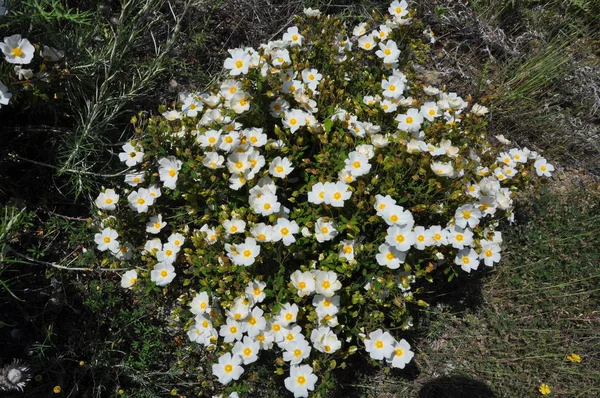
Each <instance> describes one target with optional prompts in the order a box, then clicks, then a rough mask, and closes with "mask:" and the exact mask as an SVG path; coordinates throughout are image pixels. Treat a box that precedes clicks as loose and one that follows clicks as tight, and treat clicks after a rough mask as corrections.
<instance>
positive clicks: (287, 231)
mask: <svg viewBox="0 0 600 398" xmlns="http://www.w3.org/2000/svg"><path fill="white" fill-rule="evenodd" d="M299 231H300V227H299V226H298V224H297V223H296V221H293V220H292V221H290V220H287V219H285V218H278V219H277V223H276V224H275V225H274V226H273V235H272V237H271V240H272V241H273V242H279V241H280V240H281V241H282V242H283V244H284V245H285V246H289V245H291V244H292V243H294V242H295V241H296V238H295V237H294V234H297V233H298V232H299Z"/></svg>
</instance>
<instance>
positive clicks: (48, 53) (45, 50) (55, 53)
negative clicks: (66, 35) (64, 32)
mask: <svg viewBox="0 0 600 398" xmlns="http://www.w3.org/2000/svg"><path fill="white" fill-rule="evenodd" d="M40 55H41V56H42V57H44V58H46V59H48V60H50V61H52V62H58V61H60V60H61V59H63V58H64V57H65V52H64V51H62V50H58V49H56V48H52V47H50V46H42V51H40Z"/></svg>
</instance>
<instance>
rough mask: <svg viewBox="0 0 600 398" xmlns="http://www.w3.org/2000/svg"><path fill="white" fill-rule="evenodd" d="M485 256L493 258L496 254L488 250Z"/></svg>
mask: <svg viewBox="0 0 600 398" xmlns="http://www.w3.org/2000/svg"><path fill="white" fill-rule="evenodd" d="M484 254H485V256H486V257H492V255H493V254H494V253H493V252H492V251H491V250H490V249H487V250H486V251H485V252H484Z"/></svg>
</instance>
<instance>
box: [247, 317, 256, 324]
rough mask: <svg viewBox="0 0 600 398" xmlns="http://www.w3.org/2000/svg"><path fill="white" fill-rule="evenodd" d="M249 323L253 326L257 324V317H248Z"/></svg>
mask: <svg viewBox="0 0 600 398" xmlns="http://www.w3.org/2000/svg"><path fill="white" fill-rule="evenodd" d="M248 323H249V324H250V325H252V326H254V325H256V318H254V317H252V318H250V319H248Z"/></svg>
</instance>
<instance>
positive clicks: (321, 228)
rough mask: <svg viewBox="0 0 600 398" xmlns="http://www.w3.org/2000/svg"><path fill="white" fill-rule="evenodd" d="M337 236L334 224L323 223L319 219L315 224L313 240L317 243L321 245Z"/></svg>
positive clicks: (321, 219) (323, 221) (329, 222)
mask: <svg viewBox="0 0 600 398" xmlns="http://www.w3.org/2000/svg"><path fill="white" fill-rule="evenodd" d="M337 234H338V231H337V230H336V229H335V223H334V222H333V221H325V220H323V218H322V217H320V218H319V219H318V220H317V222H316V223H315V238H316V239H317V242H319V243H322V242H325V241H328V240H332V239H333V238H335V237H336V236H337Z"/></svg>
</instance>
